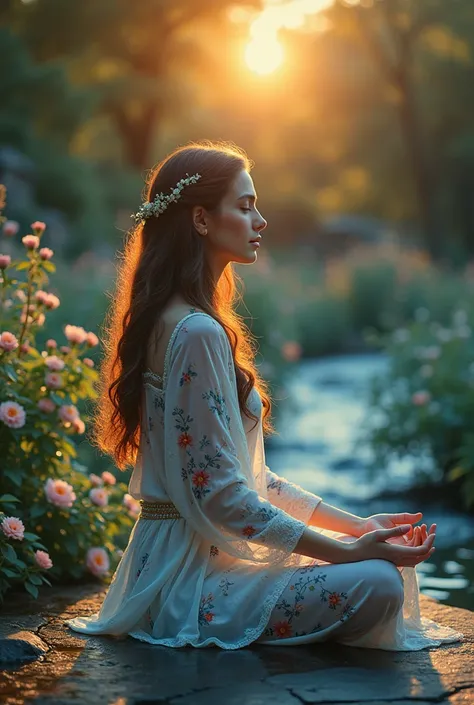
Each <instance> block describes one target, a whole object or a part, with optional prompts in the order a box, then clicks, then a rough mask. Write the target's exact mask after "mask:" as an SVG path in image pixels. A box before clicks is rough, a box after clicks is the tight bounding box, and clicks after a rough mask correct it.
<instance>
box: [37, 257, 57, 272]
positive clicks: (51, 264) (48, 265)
mask: <svg viewBox="0 0 474 705" xmlns="http://www.w3.org/2000/svg"><path fill="white" fill-rule="evenodd" d="M41 265H42V267H43V269H46V271H47V272H51V273H52V274H54V272H55V271H56V265H55V264H54V262H50V261H49V260H44V261H42V262H41Z"/></svg>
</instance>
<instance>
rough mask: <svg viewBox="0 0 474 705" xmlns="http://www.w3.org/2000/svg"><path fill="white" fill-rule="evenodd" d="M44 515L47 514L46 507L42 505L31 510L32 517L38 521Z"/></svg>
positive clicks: (36, 505)
mask: <svg viewBox="0 0 474 705" xmlns="http://www.w3.org/2000/svg"><path fill="white" fill-rule="evenodd" d="M43 514H46V507H42V506H41V505H40V504H35V505H34V506H33V507H32V508H31V509H30V517H31V518H32V519H37V518H38V517H41V516H43Z"/></svg>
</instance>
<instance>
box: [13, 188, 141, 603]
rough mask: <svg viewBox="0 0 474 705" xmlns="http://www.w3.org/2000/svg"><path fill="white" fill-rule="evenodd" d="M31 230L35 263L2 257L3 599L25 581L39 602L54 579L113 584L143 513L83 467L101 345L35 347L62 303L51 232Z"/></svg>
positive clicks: (93, 339)
mask: <svg viewBox="0 0 474 705" xmlns="http://www.w3.org/2000/svg"><path fill="white" fill-rule="evenodd" d="M0 191H1V192H0V208H3V206H4V200H5V199H4V195H5V191H4V189H3V187H0ZM4 221H5V218H3V217H1V216H0V225H1V224H2V223H3V228H2V231H3V235H4V237H6V238H7V237H8V238H12V237H15V236H16V235H17V233H18V226H17V225H16V224H15V223H14V222H13V221H7V222H6V223H5V222H4ZM31 227H32V230H33V233H31V234H27V235H25V236H24V237H23V238H22V240H21V242H22V243H23V245H24V247H25V254H26V258H23V259H21V258H20V259H18V260H12V258H11V256H10V255H6V254H1V253H0V459H1V462H0V489H1V493H2V495H1V496H0V599H1V598H2V596H3V595H4V594H5V592H6V591H7V590H8V589H9V588H10V587H12V586H14V585H16V586H17V585H18V584H19V583H21V584H23V585H24V586H25V588H26V589H27V590H28V591H29V592H30V593H31V594H32V595H33V596H37V595H38V586H40V585H41V584H42V583H43V582H44V583H48V584H50V582H49V580H48V578H50V579H56V580H58V579H61V580H67V579H68V578H74V579H77V578H80V577H82V576H85V575H91V574H92V575H94V576H109V575H110V571H111V570H113V569H114V567H115V565H116V563H117V561H118V557H119V555H120V553H121V547H122V544H123V543H124V540H126V537H127V536H128V533H129V531H130V529H131V527H132V523H133V519H135V518H136V517H137V515H138V504H137V503H136V502H135V500H133V499H132V498H130V497H129V495H127V494H126V491H127V486H126V485H125V484H124V483H121V482H117V480H116V478H115V476H114V475H113V474H112V473H110V472H104V473H102V476H97V475H92V474H91V475H89V474H88V472H87V468H85V467H84V466H82V465H80V464H79V463H78V462H77V460H76V458H77V451H76V438H77V437H78V436H79V437H80V436H81V435H82V434H84V433H85V430H86V424H87V421H88V416H87V415H86V414H83V413H82V412H81V411H80V409H79V406H80V404H81V402H84V401H86V400H88V399H94V398H96V397H97V393H96V391H95V388H94V382H95V381H96V380H97V371H96V370H95V369H94V363H93V361H92V360H91V359H90V358H88V357H86V355H87V352H88V350H90V349H91V348H92V347H94V346H96V345H97V344H98V342H99V340H98V338H97V336H96V335H95V334H94V333H93V332H87V331H85V330H84V329H83V328H81V327H79V326H75V325H66V326H65V327H64V334H65V338H66V341H65V342H66V343H67V344H66V345H58V343H57V341H56V340H54V339H52V338H51V339H49V340H48V341H47V342H46V344H45V346H44V347H45V349H43V350H38V349H37V348H36V347H35V336H36V334H37V332H38V330H40V329H41V328H42V327H43V326H44V324H45V321H46V316H47V313H48V311H50V310H54V309H55V308H57V307H58V306H59V305H60V300H59V298H58V297H57V296H56V295H55V294H53V293H51V292H48V291H47V287H48V283H49V277H48V274H51V273H54V272H55V269H56V268H55V265H54V263H53V262H52V257H53V254H54V253H53V251H52V250H51V249H50V248H48V247H41V239H42V237H43V234H44V232H45V228H46V226H45V224H44V223H41V222H35V223H33V224H32V226H31ZM21 272H24V273H25V274H26V280H25V281H21V280H20V279H19V278H18V275H19V273H21ZM46 574H47V576H48V577H46Z"/></svg>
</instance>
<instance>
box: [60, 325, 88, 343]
mask: <svg viewBox="0 0 474 705" xmlns="http://www.w3.org/2000/svg"><path fill="white" fill-rule="evenodd" d="M64 335H65V336H66V338H67V339H68V341H69V342H70V343H71V345H74V344H76V343H79V344H80V343H83V342H84V341H85V339H86V337H87V333H86V331H85V330H84V328H81V327H80V326H71V325H66V326H65V328H64Z"/></svg>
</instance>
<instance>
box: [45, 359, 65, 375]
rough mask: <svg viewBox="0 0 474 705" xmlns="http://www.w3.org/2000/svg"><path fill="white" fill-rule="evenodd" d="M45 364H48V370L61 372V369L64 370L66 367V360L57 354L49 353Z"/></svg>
mask: <svg viewBox="0 0 474 705" xmlns="http://www.w3.org/2000/svg"><path fill="white" fill-rule="evenodd" d="M44 364H45V365H46V367H47V368H48V370H51V371H52V372H61V370H64V367H65V365H66V363H65V362H64V360H62V359H61V358H60V357H58V356H57V355H48V356H47V357H45V359H44Z"/></svg>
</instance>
